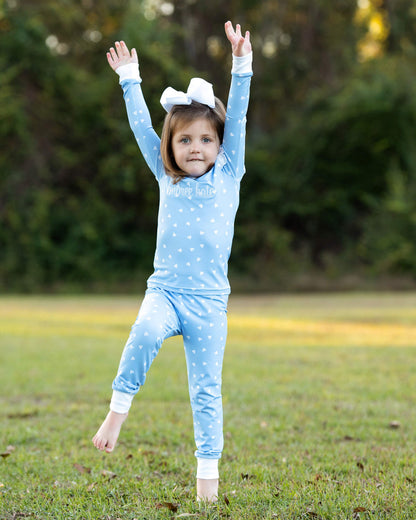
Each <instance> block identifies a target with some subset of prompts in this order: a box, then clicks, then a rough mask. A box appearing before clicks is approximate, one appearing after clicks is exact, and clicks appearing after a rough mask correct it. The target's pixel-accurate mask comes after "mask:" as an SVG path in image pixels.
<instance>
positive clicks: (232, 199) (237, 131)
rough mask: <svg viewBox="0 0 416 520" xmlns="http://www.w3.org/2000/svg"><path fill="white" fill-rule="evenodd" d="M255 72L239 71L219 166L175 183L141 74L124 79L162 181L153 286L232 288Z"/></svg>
mask: <svg viewBox="0 0 416 520" xmlns="http://www.w3.org/2000/svg"><path fill="white" fill-rule="evenodd" d="M251 76H252V73H247V74H233V75H232V80H231V87H230V93H229V98H228V105H227V115H226V121H225V128H224V139H223V143H222V146H221V148H220V152H219V154H218V156H217V159H216V161H215V164H214V166H213V167H212V169H211V170H209V171H208V172H207V173H205V174H204V175H202V176H201V177H197V178H192V177H185V178H183V179H181V180H180V181H179V182H178V183H177V184H173V179H172V177H170V176H168V175H167V174H166V172H165V168H164V166H163V163H162V158H161V154H160V138H159V137H158V135H157V134H156V132H155V131H154V130H153V127H152V122H151V118H150V114H149V111H148V109H147V106H146V102H145V100H144V97H143V93H142V89H141V86H140V81H139V80H133V79H126V80H123V81H122V82H121V86H122V89H123V95H124V99H125V102H126V107H127V114H128V118H129V123H130V127H131V129H132V130H133V133H134V136H135V138H136V141H137V143H138V145H139V147H140V150H141V152H142V154H143V156H144V158H145V160H146V162H147V164H148V166H149V168H150V169H151V171H152V172H153V174H154V176H155V177H156V180H157V181H158V184H159V190H160V202H159V216H158V229H157V240H156V252H155V257H154V272H153V274H152V275H151V276H150V278H149V279H148V281H147V285H148V287H160V288H164V289H167V290H170V291H175V292H181V293H188V294H197V295H225V294H229V293H230V284H229V282H228V277H227V273H228V259H229V257H230V254H231V244H232V240H233V235H234V220H235V215H236V212H237V208H238V204H239V191H240V181H241V179H242V177H243V175H244V173H245V166H244V153H245V127H246V113H247V108H248V101H249V93H250V82H251Z"/></svg>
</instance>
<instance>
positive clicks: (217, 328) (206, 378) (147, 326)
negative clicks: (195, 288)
mask: <svg viewBox="0 0 416 520" xmlns="http://www.w3.org/2000/svg"><path fill="white" fill-rule="evenodd" d="M227 300H228V296H227V295H224V296H195V295H191V294H180V293H177V292H171V291H167V290H164V289H159V288H149V289H147V291H146V294H145V297H144V300H143V302H142V305H141V307H140V311H139V314H138V316H137V319H136V322H135V323H134V325H133V326H132V328H131V333H130V336H129V338H128V340H127V343H126V345H125V347H124V351H123V355H122V357H121V361H120V366H119V370H118V373H117V376H116V378H115V379H114V382H113V389H114V390H117V391H119V392H124V393H128V394H136V393H137V392H138V391H139V389H140V387H141V386H143V384H144V382H145V379H146V374H147V371H148V370H149V368H150V365H151V364H152V361H153V360H154V359H155V357H156V355H157V354H158V352H159V349H160V347H161V346H162V343H163V341H164V340H165V339H166V338H169V337H171V336H177V335H182V336H183V342H184V349H185V357H186V365H187V372H188V386H189V396H190V401H191V406H192V414H193V421H194V436H195V443H196V447H197V451H196V452H195V455H196V456H197V457H200V458H206V459H219V458H220V457H221V453H222V449H223V445H224V440H223V432H222V426H223V418H222V395H221V373H222V364H223V358H224V349H225V342H226V338H227Z"/></svg>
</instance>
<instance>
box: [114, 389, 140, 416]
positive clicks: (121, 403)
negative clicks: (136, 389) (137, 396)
mask: <svg viewBox="0 0 416 520" xmlns="http://www.w3.org/2000/svg"><path fill="white" fill-rule="evenodd" d="M133 397H134V394H126V393H124V392H119V391H118V390H113V396H112V398H111V403H110V410H111V411H112V412H116V413H127V412H128V411H129V410H130V406H131V403H132V401H133Z"/></svg>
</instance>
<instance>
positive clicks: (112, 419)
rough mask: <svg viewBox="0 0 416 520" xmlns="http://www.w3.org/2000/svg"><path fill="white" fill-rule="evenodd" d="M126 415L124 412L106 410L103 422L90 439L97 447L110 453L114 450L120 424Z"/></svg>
mask: <svg viewBox="0 0 416 520" xmlns="http://www.w3.org/2000/svg"><path fill="white" fill-rule="evenodd" d="M127 415H128V414H126V413H116V412H111V411H110V412H108V415H107V417H106V418H105V420H104V422H103V424H102V425H101V427H100V429H99V430H98V432H97V433H96V434H95V435H94V437H93V439H92V442H93V444H94V446H95V447H96V448H97V449H99V450H101V451H106V452H107V453H111V452H112V451H113V450H114V447H115V445H116V442H117V439H118V436H119V433H120V430H121V425H122V424H123V422H124V421H125V420H126V417H127Z"/></svg>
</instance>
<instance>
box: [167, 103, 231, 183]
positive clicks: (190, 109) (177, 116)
mask: <svg viewBox="0 0 416 520" xmlns="http://www.w3.org/2000/svg"><path fill="white" fill-rule="evenodd" d="M200 118H206V119H208V121H209V122H210V123H211V124H212V126H213V128H214V129H215V131H216V132H217V134H218V138H219V141H220V143H222V139H223V137H224V124H225V107H224V105H223V103H222V101H221V100H220V99H218V98H217V97H216V98H215V108H210V107H209V106H208V105H204V104H202V103H198V102H197V101H192V103H191V104H190V105H174V106H173V107H172V108H171V109H170V111H169V112H168V113H167V114H166V117H165V121H164V123H163V129H162V137H161V142H160V152H161V155H162V161H163V165H164V167H165V170H166V173H167V175H169V176H170V177H173V182H174V184H176V183H177V182H179V181H180V180H181V179H182V178H183V177H186V174H185V173H184V172H183V171H182V170H180V169H179V167H178V165H177V164H176V161H175V157H174V155H173V150H172V137H173V134H174V133H175V132H176V131H177V130H178V129H179V128H181V127H182V126H184V125H186V124H189V123H191V122H192V121H194V120H195V119H200Z"/></svg>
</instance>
